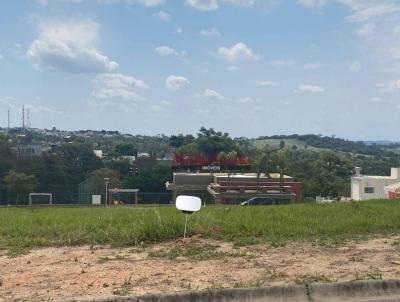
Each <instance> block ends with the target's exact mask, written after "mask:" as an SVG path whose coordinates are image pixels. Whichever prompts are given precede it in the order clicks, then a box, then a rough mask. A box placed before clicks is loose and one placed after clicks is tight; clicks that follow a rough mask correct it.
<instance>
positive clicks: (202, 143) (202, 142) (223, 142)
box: [194, 127, 239, 155]
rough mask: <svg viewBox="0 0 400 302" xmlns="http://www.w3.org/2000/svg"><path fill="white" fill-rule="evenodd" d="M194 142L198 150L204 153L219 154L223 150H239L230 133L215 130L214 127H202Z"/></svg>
mask: <svg viewBox="0 0 400 302" xmlns="http://www.w3.org/2000/svg"><path fill="white" fill-rule="evenodd" d="M194 144H195V146H196V148H197V150H198V151H199V152H200V153H202V154H204V155H218V154H219V153H220V152H222V151H224V152H231V151H239V148H238V147H237V145H236V143H235V142H234V141H233V139H232V138H230V137H229V134H228V133H222V132H220V131H215V130H214V129H213V128H210V129H206V128H204V127H201V129H200V131H199V133H198V134H197V138H196V140H195V142H194Z"/></svg>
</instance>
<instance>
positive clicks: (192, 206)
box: [175, 195, 201, 239]
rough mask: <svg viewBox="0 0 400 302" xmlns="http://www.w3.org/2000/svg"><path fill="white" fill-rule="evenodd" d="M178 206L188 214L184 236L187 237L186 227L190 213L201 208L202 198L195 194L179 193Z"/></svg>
mask: <svg viewBox="0 0 400 302" xmlns="http://www.w3.org/2000/svg"><path fill="white" fill-rule="evenodd" d="M175 205H176V208H177V209H178V210H180V211H182V213H184V214H186V221H185V231H184V232H183V238H184V239H185V238H186V228H187V223H188V218H189V215H190V214H193V213H194V212H198V211H200V209H201V199H200V198H199V197H195V196H187V195H179V196H178V197H177V198H176V203H175Z"/></svg>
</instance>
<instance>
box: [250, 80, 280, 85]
mask: <svg viewBox="0 0 400 302" xmlns="http://www.w3.org/2000/svg"><path fill="white" fill-rule="evenodd" d="M254 82H255V83H256V84H257V85H260V86H277V85H278V84H277V83H276V82H273V81H258V80H257V81H254Z"/></svg>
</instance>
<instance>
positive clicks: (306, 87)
mask: <svg viewBox="0 0 400 302" xmlns="http://www.w3.org/2000/svg"><path fill="white" fill-rule="evenodd" d="M324 91H325V89H324V88H323V87H321V86H315V85H298V86H297V89H295V92H296V93H298V92H308V93H318V92H324Z"/></svg>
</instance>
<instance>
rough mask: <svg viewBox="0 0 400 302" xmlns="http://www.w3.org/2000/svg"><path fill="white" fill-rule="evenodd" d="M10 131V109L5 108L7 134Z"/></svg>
mask: <svg viewBox="0 0 400 302" xmlns="http://www.w3.org/2000/svg"><path fill="white" fill-rule="evenodd" d="M8 132H10V109H8V110H7V135H8Z"/></svg>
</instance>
